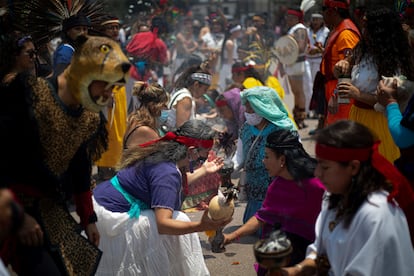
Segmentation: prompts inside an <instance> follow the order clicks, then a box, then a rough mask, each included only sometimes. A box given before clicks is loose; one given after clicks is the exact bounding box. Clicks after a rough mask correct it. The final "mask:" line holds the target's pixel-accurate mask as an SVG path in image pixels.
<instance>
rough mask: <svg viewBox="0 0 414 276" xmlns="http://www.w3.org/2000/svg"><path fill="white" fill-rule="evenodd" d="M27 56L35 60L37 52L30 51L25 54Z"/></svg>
mask: <svg viewBox="0 0 414 276" xmlns="http://www.w3.org/2000/svg"><path fill="white" fill-rule="evenodd" d="M24 54H25V55H27V56H29V58H34V57H35V56H36V55H37V51H36V50H29V51H26V52H25V53H24Z"/></svg>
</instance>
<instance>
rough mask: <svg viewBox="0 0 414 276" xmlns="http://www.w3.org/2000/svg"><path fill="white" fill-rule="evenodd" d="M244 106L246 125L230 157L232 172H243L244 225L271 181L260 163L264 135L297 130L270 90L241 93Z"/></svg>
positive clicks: (260, 203) (260, 87) (258, 205)
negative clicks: (234, 151) (244, 195)
mask: <svg viewBox="0 0 414 276" xmlns="http://www.w3.org/2000/svg"><path fill="white" fill-rule="evenodd" d="M240 96H241V100H242V103H243V104H244V105H245V107H246V112H245V117H246V122H245V124H244V125H243V126H242V128H241V130H240V137H239V139H238V142H237V151H236V154H235V156H234V158H233V162H234V164H235V169H236V170H238V169H241V168H243V169H244V170H245V172H246V183H245V184H244V185H245V187H244V188H245V191H246V196H247V206H246V210H245V212H244V215H243V223H246V222H247V221H248V220H249V219H250V217H251V216H253V215H254V214H255V213H256V211H257V210H258V209H259V208H260V207H261V205H262V202H263V199H264V198H265V195H266V190H267V187H268V186H269V183H270V182H271V180H272V179H271V178H270V177H269V175H268V173H267V171H266V168H265V166H264V164H263V162H262V160H263V158H264V154H265V143H266V138H267V136H268V135H269V134H270V133H272V132H273V131H276V130H279V129H286V130H296V127H295V125H294V123H293V121H292V119H290V118H289V117H288V112H287V110H286V108H285V107H284V105H283V102H282V100H281V99H280V97H279V96H278V95H277V93H276V92H275V91H274V90H273V89H272V88H269V87H266V86H257V87H253V88H250V89H246V90H243V92H241V93H240Z"/></svg>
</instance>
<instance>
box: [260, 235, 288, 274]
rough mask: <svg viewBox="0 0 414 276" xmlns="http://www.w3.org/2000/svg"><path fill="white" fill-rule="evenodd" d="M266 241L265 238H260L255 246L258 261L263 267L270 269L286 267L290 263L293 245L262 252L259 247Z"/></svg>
mask: <svg viewBox="0 0 414 276" xmlns="http://www.w3.org/2000/svg"><path fill="white" fill-rule="evenodd" d="M264 242H265V240H259V241H257V242H256V243H255V244H254V246H253V250H254V256H255V258H256V261H257V262H258V263H259V264H260V265H261V266H262V267H264V268H266V269H268V270H275V269H279V268H281V267H285V266H287V265H288V264H289V262H290V256H291V254H292V251H293V249H292V246H290V247H289V248H287V249H286V250H284V251H279V252H261V251H259V250H257V249H258V248H260V247H261V246H262V244H263V243H264Z"/></svg>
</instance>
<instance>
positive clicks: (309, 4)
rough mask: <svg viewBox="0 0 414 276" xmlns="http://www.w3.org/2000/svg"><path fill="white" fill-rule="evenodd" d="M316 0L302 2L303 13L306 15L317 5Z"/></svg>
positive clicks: (303, 0)
mask: <svg viewBox="0 0 414 276" xmlns="http://www.w3.org/2000/svg"><path fill="white" fill-rule="evenodd" d="M315 2H316V1H315V0H302V2H301V3H300V9H301V10H302V11H303V13H306V12H307V11H308V10H309V9H310V8H312V7H313V6H314V5H315Z"/></svg>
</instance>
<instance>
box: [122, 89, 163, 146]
mask: <svg viewBox="0 0 414 276" xmlns="http://www.w3.org/2000/svg"><path fill="white" fill-rule="evenodd" d="M132 93H133V95H135V96H136V99H137V101H138V103H139V105H138V107H137V109H136V110H135V111H134V112H133V113H131V114H130V115H129V116H128V120H127V121H128V125H127V130H126V132H125V136H124V149H128V148H130V147H131V146H137V145H140V144H142V143H145V142H148V141H150V140H153V139H157V138H159V137H160V136H162V135H163V134H164V133H163V132H162V131H161V128H160V124H159V121H160V120H161V119H162V116H163V114H164V115H165V114H166V113H165V112H163V111H164V110H165V109H166V107H167V103H168V94H167V92H166V91H165V90H164V88H163V87H162V86H160V85H159V84H158V83H151V84H148V83H146V82H142V81H137V82H135V84H134V88H133V92H132Z"/></svg>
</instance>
